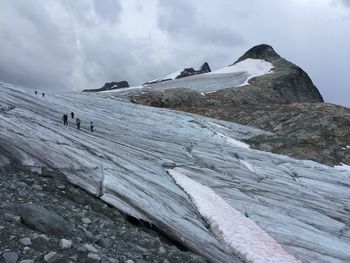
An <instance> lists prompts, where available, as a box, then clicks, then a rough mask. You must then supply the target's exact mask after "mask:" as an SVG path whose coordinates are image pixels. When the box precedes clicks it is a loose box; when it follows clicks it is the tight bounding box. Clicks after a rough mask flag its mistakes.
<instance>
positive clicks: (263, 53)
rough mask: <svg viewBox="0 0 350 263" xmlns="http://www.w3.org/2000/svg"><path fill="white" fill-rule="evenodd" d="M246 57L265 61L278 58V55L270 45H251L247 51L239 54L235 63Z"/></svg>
mask: <svg viewBox="0 0 350 263" xmlns="http://www.w3.org/2000/svg"><path fill="white" fill-rule="evenodd" d="M247 58H252V59H263V60H266V61H269V62H271V61H273V60H275V59H278V58H280V55H278V54H277V53H276V51H275V50H274V49H273V47H271V46H270V45H267V44H261V45H257V46H254V47H252V48H251V49H249V50H248V51H247V52H245V53H244V55H243V56H241V57H240V58H239V59H238V60H237V61H236V62H235V63H233V64H236V63H238V62H241V61H243V60H246V59H247Z"/></svg>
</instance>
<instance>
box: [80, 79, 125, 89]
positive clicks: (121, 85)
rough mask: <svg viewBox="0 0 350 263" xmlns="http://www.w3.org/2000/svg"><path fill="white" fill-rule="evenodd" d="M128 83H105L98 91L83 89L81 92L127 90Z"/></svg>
mask: <svg viewBox="0 0 350 263" xmlns="http://www.w3.org/2000/svg"><path fill="white" fill-rule="evenodd" d="M128 87H129V83H128V82H127V81H125V80H123V81H119V82H107V83H105V85H104V86H103V87H102V88H100V89H84V90H83V92H100V91H106V90H116V89H123V88H128Z"/></svg>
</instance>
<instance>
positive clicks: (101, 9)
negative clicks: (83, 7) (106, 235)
mask: <svg viewBox="0 0 350 263" xmlns="http://www.w3.org/2000/svg"><path fill="white" fill-rule="evenodd" d="M94 8H95V13H96V15H98V16H99V17H100V18H102V19H105V20H107V21H109V22H112V23H115V22H117V21H119V18H120V14H121V12H122V7H121V5H120V1H119V0H103V1H101V0H94Z"/></svg>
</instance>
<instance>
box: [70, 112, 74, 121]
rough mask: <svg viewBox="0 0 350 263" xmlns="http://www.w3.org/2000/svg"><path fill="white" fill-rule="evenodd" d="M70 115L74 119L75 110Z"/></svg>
mask: <svg viewBox="0 0 350 263" xmlns="http://www.w3.org/2000/svg"><path fill="white" fill-rule="evenodd" d="M70 116H72V119H74V112H73V111H72V112H71V113H70Z"/></svg>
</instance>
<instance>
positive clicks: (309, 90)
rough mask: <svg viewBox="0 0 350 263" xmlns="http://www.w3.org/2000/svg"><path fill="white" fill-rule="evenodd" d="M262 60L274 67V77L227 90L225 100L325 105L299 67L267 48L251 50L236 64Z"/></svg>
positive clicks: (267, 46)
mask: <svg viewBox="0 0 350 263" xmlns="http://www.w3.org/2000/svg"><path fill="white" fill-rule="evenodd" d="M248 58H252V59H262V60H265V61H268V62H270V63H272V65H273V67H274V68H273V74H266V75H263V76H259V77H256V78H253V79H251V80H250V81H249V84H250V85H249V86H244V87H239V88H235V89H230V90H225V91H222V92H223V96H225V97H229V98H231V100H232V101H233V102H248V103H254V104H257V103H264V104H270V103H278V104H284V103H294V102H323V98H322V96H321V94H320V92H319V91H318V89H317V88H316V86H315V85H314V84H313V83H312V80H311V79H310V77H309V76H308V75H307V73H306V72H305V71H303V70H302V69H301V68H300V67H298V66H296V65H295V64H293V63H291V62H289V61H287V60H286V59H284V58H282V57H281V56H280V55H278V54H277V53H276V52H275V51H274V49H273V48H272V47H271V46H269V45H266V44H262V45H258V46H255V47H253V48H251V49H250V50H248V51H247V52H246V53H245V54H244V55H243V56H242V57H240V58H239V59H238V60H237V61H236V62H235V63H234V64H236V63H238V62H241V61H243V60H245V59H248Z"/></svg>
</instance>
